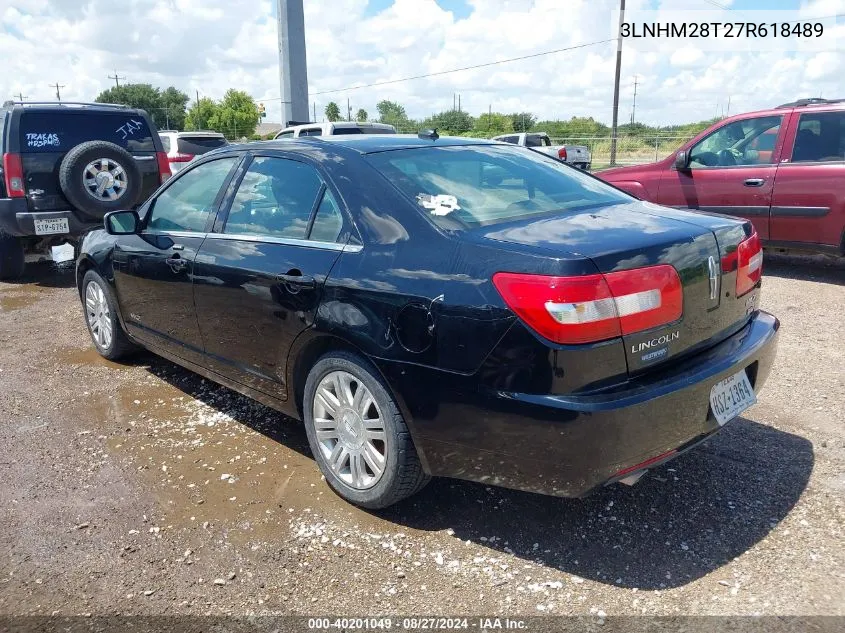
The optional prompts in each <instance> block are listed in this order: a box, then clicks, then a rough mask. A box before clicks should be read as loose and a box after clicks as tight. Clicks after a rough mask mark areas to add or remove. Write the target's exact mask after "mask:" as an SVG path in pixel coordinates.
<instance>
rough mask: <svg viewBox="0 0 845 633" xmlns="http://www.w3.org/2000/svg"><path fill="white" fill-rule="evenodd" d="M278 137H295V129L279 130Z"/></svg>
mask: <svg viewBox="0 0 845 633" xmlns="http://www.w3.org/2000/svg"><path fill="white" fill-rule="evenodd" d="M276 138H277V139H280V138H293V130H288V131H286V132H279V133H278V134H276Z"/></svg>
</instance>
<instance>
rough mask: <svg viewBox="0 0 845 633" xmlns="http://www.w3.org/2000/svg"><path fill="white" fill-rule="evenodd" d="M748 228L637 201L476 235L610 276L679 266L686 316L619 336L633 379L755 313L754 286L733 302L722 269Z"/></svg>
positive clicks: (732, 278)
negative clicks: (566, 256)
mask: <svg viewBox="0 0 845 633" xmlns="http://www.w3.org/2000/svg"><path fill="white" fill-rule="evenodd" d="M750 230H751V229H750V225H749V224H748V223H742V222H740V221H737V220H734V219H730V218H723V217H721V216H708V215H700V214H694V213H689V212H685V211H679V210H675V209H666V208H663V207H659V206H657V205H652V204H650V203H642V202H632V203H629V204H620V205H613V206H608V207H604V208H597V209H593V210H585V211H579V212H573V213H567V214H561V215H557V216H554V217H546V218H541V219H532V220H527V221H525V220H523V221H520V222H516V223H510V224H508V225H506V226H503V225H498V226H494V227H491V228H489V229H478V230H476V233H477V235H478V236H479V237H481V238H482V239H485V240H495V241H499V242H508V243H512V244H520V245H524V246H526V247H530V248H532V249H542V250H544V251H546V252H550V253H563V252H566V253H570V254H577V255H582V256H584V257H588V258H589V259H590V260H592V261H593V263H594V264H595V265H596V267H597V269H598V270H599V272H601V273H605V274H606V273H614V272H619V271H626V270H634V269H640V268H646V267H650V266H657V265H661V264H669V265H671V266H672V267H674V268H675V270H676V271H677V273H678V276H679V277H680V281H681V286H682V290H683V312H682V316H681V318H680V319H679V320H677V321H675V322H672V323H669V324H666V325H663V326H658V327H655V328H653V329H650V330H647V331H642V332H637V333H633V334H626V335H623V337H622V338H623V341H624V344H625V354H626V359H627V362H628V370H629V374H637V373H640V372H644V371H647V370H648V369H649V368H651V367H654V366H658V365H662V364H663V363H666V362H668V361H670V360H671V359H677V358H679V357H682V356H685V355H688V354H690V353H692V352H694V351H695V350H697V349H701V348H704V347H707V346H709V345H712V344H715V343H716V342H718V341H720V340H723V339H724V338H725V337H727V336H728V335H729V334H730V333H732V332H733V331H736V330H737V329H738V328H739V327H741V325H742V324H743V323H744V322H745V321H746V320H747V316H748V315H749V314H750V312H751V311H753V310H754V309H756V307H757V301H758V295H759V293H758V292H757V291H756V289H754V290H752V291H751V293H749V294H747V295H745V296H743V297H736V296H735V291H734V289H735V284H736V272H735V271H730V270H728V271H726V272H723V271H722V268H723V265H722V259H723V258H725V257H726V256H730V254H731V253H735V252H736V249H737V246H738V244H739V243H740V242H741V241H743V240H744V239H745V238H746V237H747V235H750Z"/></svg>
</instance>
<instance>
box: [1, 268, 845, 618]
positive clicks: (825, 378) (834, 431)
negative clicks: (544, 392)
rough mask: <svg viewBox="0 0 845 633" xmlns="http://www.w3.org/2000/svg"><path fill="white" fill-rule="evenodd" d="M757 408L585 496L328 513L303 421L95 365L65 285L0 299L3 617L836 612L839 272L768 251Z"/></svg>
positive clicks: (162, 377) (843, 422) (420, 499)
mask: <svg viewBox="0 0 845 633" xmlns="http://www.w3.org/2000/svg"><path fill="white" fill-rule="evenodd" d="M763 305H764V307H765V308H766V309H768V310H769V311H771V312H773V313H774V314H776V315H777V316H778V317H779V318H780V319H781V321H782V330H781V332H782V334H781V340H780V348H779V356H778V360H777V364H776V366H775V369H774V371H773V373H772V376H771V377H770V378H769V382H768V384H767V385H766V387H765V388H764V390H763V391H762V393H761V394H760V403H759V404H758V405H757V406H755V407H754V408H753V409H751V410H750V411H748V412H747V413H746V415H745V417H743V418H741V419H739V420H736V421H735V422H733V423H732V424H730V425H729V426H728V427H726V428H725V429H724V431H723V432H722V433H721V434H719V435H718V436H716V437H714V438H712V440H711V441H710V442H709V443H707V444H706V445H704V446H702V447H700V448H698V449H697V450H695V451H692V452H690V453H687V454H686V455H684V456H682V457H680V458H679V459H677V460H675V461H674V462H672V463H670V464H668V465H667V466H666V467H663V468H660V469H657V470H655V471H652V472H651V473H649V474H648V475H647V476H646V477H644V478H643V479H642V480H641V481H640V482H639V483H638V484H637V485H636V486H635V487H633V488H628V487H623V486H613V487H610V488H606V489H604V490H603V491H601V492H600V493H598V494H596V495H594V496H592V497H590V498H588V499H585V500H566V499H556V498H551V497H544V496H538V495H532V494H527V493H519V492H513V491H509V490H503V489H498V488H489V487H485V486H483V485H477V484H471V483H465V482H458V481H450V480H436V481H433V482H432V483H431V484H430V485H429V486H428V487H427V488H426V489H425V490H424V491H423V492H422V493H421V494H419V495H418V496H416V497H414V498H412V499H411V500H409V501H407V502H405V503H403V504H400V505H399V506H398V507H395V508H393V509H390V510H388V511H383V512H379V513H370V512H364V511H361V510H358V509H356V508H354V507H352V506H350V505H348V504H346V503H344V502H343V501H341V500H340V499H338V498H337V497H336V496H335V495H334V494H333V493H332V492H331V490H330V489H329V488H328V487H327V486H326V483H325V482H324V481H323V480H322V478H321V476H320V474H319V472H318V470H317V468H316V466H315V464H314V462H313V460H312V459H311V457H310V455H309V451H308V447H307V441H306V438H305V433H304V431H303V429H302V428H301V426H300V425H298V424H297V423H296V422H294V421H292V420H288V419H285V418H283V417H282V416H280V415H279V414H277V413H276V412H274V411H272V410H270V409H267V408H265V407H263V406H261V405H259V404H257V403H254V402H252V401H251V400H249V399H247V398H244V397H241V396H239V395H237V394H235V393H233V392H231V391H229V390H227V389H225V388H222V387H219V386H217V385H215V384H213V383H210V382H208V381H206V380H203V379H202V378H200V377H198V376H196V375H195V374H192V373H190V372H188V371H186V370H183V369H181V368H179V367H177V366H175V365H173V364H171V363H169V362H167V361H164V360H162V359H159V358H157V357H154V356H152V355H149V354H145V355H141V356H139V357H138V358H137V359H134V360H133V361H132V362H130V363H128V364H114V363H110V362H107V361H105V360H102V359H101V358H100V357H99V356H97V354H96V353H95V352H94V350H93V347H92V346H91V345H90V343H89V341H88V337H87V332H86V330H85V327H84V324H83V318H82V312H81V308H80V305H79V301H78V298H77V296H76V293H75V289H74V288H73V273H72V271H70V270H67V269H64V270H60V269H56V268H54V267H51V266H49V265H40V266H35V267H32V268H31V271H30V272H29V274H28V277H27V278H26V279H25V280H24V281H23V282H21V283H16V284H0V480H2V482H3V486H2V487H0V506H2V508H3V512H2V513H0V614H6V615H9V614H15V615H26V614H39V615H50V614H61V615H73V614H89V613H93V614H117V613H119V614H170V615H175V614H193V615H203V614H207V615H223V614H227V615H232V614H238V615H246V614H299V615H303V614H308V615H321V614H326V615H351V614H357V615H373V614H378V613H400V614H429V615H432V614H456V613H461V614H496V615H501V616H516V617H522V616H536V615H544V614H577V615H593V616H596V615H598V616H604V615H605V614H607V615H631V614H650V615H677V614H702V615H703V614H712V615H716V614H718V615H726V614H727V615H737V614H739V615H747V614H767V615H810V614H827V615H840V616H841V615H845V564H844V563H845V548H843V545H842V544H843V532H845V468H843V466H845V355H843V346H845V318H843V314H845V266H843V265H842V264H837V263H834V264H832V265H828V264H826V263H824V262H821V261H818V260H808V259H798V258H786V257H782V256H772V257H770V258H768V259H767V262H766V277H765V285H764V289H763Z"/></svg>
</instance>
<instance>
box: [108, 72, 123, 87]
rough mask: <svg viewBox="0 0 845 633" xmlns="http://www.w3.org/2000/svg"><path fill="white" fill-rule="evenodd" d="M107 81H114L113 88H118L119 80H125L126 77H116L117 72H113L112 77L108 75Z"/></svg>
mask: <svg viewBox="0 0 845 633" xmlns="http://www.w3.org/2000/svg"><path fill="white" fill-rule="evenodd" d="M109 79H114V87H115V88H120V80H121V79H126V77H118V76H117V71H116V70H115V71H114V74H113V75H109Z"/></svg>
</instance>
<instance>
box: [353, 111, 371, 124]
mask: <svg viewBox="0 0 845 633" xmlns="http://www.w3.org/2000/svg"><path fill="white" fill-rule="evenodd" d="M369 118H370V117H369V115H368V114H367V111H366V110H365V109H364V108H358V112H357V113H356V114H355V120H356V121H368V120H369Z"/></svg>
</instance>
